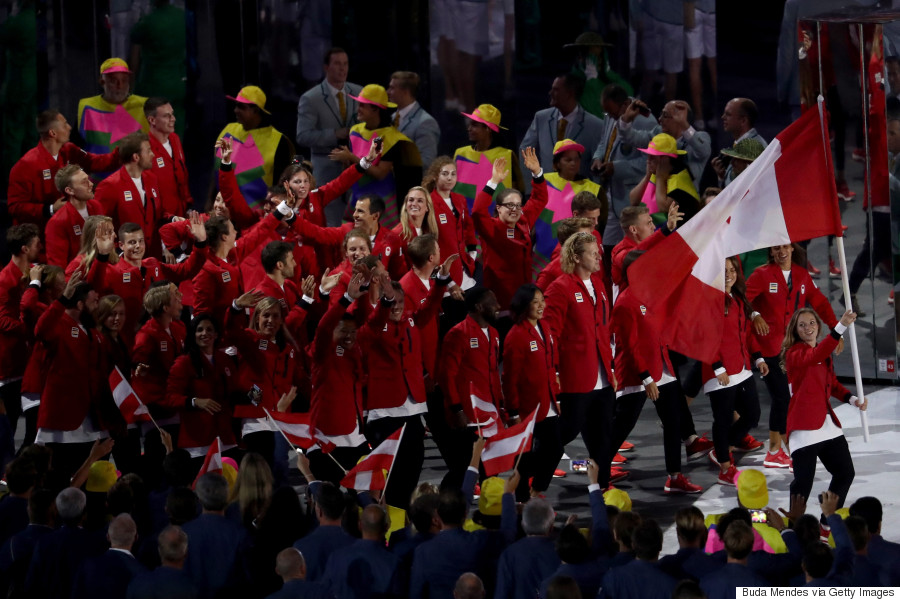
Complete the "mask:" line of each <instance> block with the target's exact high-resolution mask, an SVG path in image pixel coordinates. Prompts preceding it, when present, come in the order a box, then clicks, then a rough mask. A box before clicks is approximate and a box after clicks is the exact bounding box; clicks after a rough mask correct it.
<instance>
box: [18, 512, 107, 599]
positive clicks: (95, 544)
mask: <svg viewBox="0 0 900 599" xmlns="http://www.w3.org/2000/svg"><path fill="white" fill-rule="evenodd" d="M105 550H106V544H105V542H103V539H102V537H99V536H98V535H97V534H95V533H93V532H89V531H87V530H84V529H83V528H80V527H76V526H63V527H61V528H59V529H58V530H54V531H53V532H51V533H50V534H46V535H43V536H42V537H41V538H40V540H39V541H38V542H37V543H36V544H35V546H34V553H33V557H32V560H31V567H30V568H29V569H28V575H27V577H26V578H25V591H26V592H27V593H28V595H29V596H30V597H34V598H35V599H38V598H43V597H47V598H48V599H56V598H57V597H68V596H70V595H71V594H72V582H73V581H74V580H75V574H76V573H77V572H78V568H80V567H81V564H82V562H84V560H86V559H87V558H89V557H93V556H96V555H100V554H101V553H103V552H104V551H105Z"/></svg>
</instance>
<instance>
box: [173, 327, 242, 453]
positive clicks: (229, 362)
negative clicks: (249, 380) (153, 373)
mask: <svg viewBox="0 0 900 599" xmlns="http://www.w3.org/2000/svg"><path fill="white" fill-rule="evenodd" d="M219 337H220V335H219V330H218V328H217V325H216V321H215V320H214V319H213V317H212V316H210V315H209V314H198V315H196V316H194V318H193V320H191V324H190V326H189V327H188V332H187V337H185V343H184V350H185V351H184V353H183V354H182V355H180V356H178V358H177V359H176V360H175V364H174V365H172V371H171V372H170V373H169V379H168V382H167V385H166V399H165V403H166V405H168V406H169V407H172V408H175V409H177V410H179V412H180V414H181V429H180V430H179V432H178V447H181V448H183V449H186V450H187V452H188V453H190V454H191V458H193V463H194V470H195V471H199V470H200V467H201V466H202V465H203V459H204V458H205V456H206V452H207V451H208V450H209V446H210V445H211V444H212V443H213V441H215V440H216V438H218V439H219V441H220V443H221V444H220V445H219V450H220V451H222V452H223V453H225V454H226V455H230V454H229V453H227V452H229V450H233V449H234V448H236V447H237V444H236V443H235V440H234V433H233V431H232V429H231V413H232V407H231V393H232V392H233V391H234V388H235V382H236V380H237V374H238V369H237V364H236V363H235V361H234V359H233V358H232V357H231V356H229V355H228V353H226V351H225V350H224V349H220V348H219V343H218V341H219ZM232 453H233V452H232ZM231 457H235V456H234V455H232V456H231Z"/></svg>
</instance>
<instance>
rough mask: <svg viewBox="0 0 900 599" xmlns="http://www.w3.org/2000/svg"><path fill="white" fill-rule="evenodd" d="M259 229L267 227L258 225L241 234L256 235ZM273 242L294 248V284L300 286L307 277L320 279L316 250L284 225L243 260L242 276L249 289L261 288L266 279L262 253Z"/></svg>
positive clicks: (263, 240)
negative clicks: (284, 242)
mask: <svg viewBox="0 0 900 599" xmlns="http://www.w3.org/2000/svg"><path fill="white" fill-rule="evenodd" d="M258 227H265V224H264V223H257V224H256V225H254V226H253V227H251V228H250V229H249V230H246V231H244V232H243V233H242V234H241V235H242V238H243V237H247V236H252V235H254V234H255V229H256V228H258ZM271 241H287V242H288V243H290V244H291V245H292V246H293V250H292V251H293V254H294V261H295V262H296V263H297V268H296V269H295V270H294V277H293V278H292V279H291V280H292V281H293V282H294V283H296V284H297V285H299V284H300V283H301V282H302V281H303V277H305V276H307V275H313V276H314V277H316V279H318V278H319V263H318V256H317V255H316V250H315V248H314V247H313V246H312V245H310V244H308V243H306V244H304V240H303V238H302V237H301V236H299V235H297V233H296V232H295V231H294V230H293V229H289V228H286V227H285V225H283V224H282V225H279V226H278V227H277V228H276V229H274V230H272V231H269V232H268V236H267V237H266V238H265V239H262V240H260V241H259V242H256V243H257V246H256V248H255V249H254V250H253V251H252V252H250V253H249V254H247V255H246V256H245V257H244V258H243V259H242V260H241V276H243V279H244V285H245V287H246V288H247V289H253V288H254V287H257V286H259V284H260V283H262V281H263V279H265V278H266V269H264V268H263V265H262V251H263V248H265V247H266V246H267V245H268V244H269V242H271Z"/></svg>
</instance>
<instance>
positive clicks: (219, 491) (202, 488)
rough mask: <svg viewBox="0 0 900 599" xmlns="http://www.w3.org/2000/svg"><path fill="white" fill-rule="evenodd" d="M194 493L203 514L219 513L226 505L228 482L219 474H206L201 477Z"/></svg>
mask: <svg viewBox="0 0 900 599" xmlns="http://www.w3.org/2000/svg"><path fill="white" fill-rule="evenodd" d="M196 492H197V499H199V500H200V505H201V506H202V507H203V511H204V512H221V511H223V510H224V509H225V506H226V505H228V481H226V480H225V477H224V476H222V475H221V474H216V473H215V472H208V473H206V474H204V475H203V476H201V477H200V478H199V479H198V480H197V489H196Z"/></svg>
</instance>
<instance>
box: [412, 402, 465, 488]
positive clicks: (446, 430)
mask: <svg viewBox="0 0 900 599" xmlns="http://www.w3.org/2000/svg"><path fill="white" fill-rule="evenodd" d="M427 401H428V413H427V414H426V415H425V422H426V424H428V430H429V431H431V437H432V438H433V439H434V443H435V445H437V448H438V451H439V452H440V454H441V458H442V459H443V460H444V463H445V464H446V465H447V473H446V474H445V475H444V478H443V480H442V481H441V486H442V487H443V486H445V485H446V486H448V487H452V488H455V489H459V488H461V487H462V483H463V477H464V476H465V474H466V468H468V467H469V461H470V460H471V459H472V444H473V443H474V442H475V438H476V437H477V436H478V434H477V433H476V432H475V431H474V430H470V429H468V428H462V429H455V428H452V427H451V426H450V423H448V422H447V416H446V414H445V410H444V396H443V393H441V390H440V388H439V387H438V388H436V389H435V390H434V391H433V392H431V393H429V394H428V399H427Z"/></svg>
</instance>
